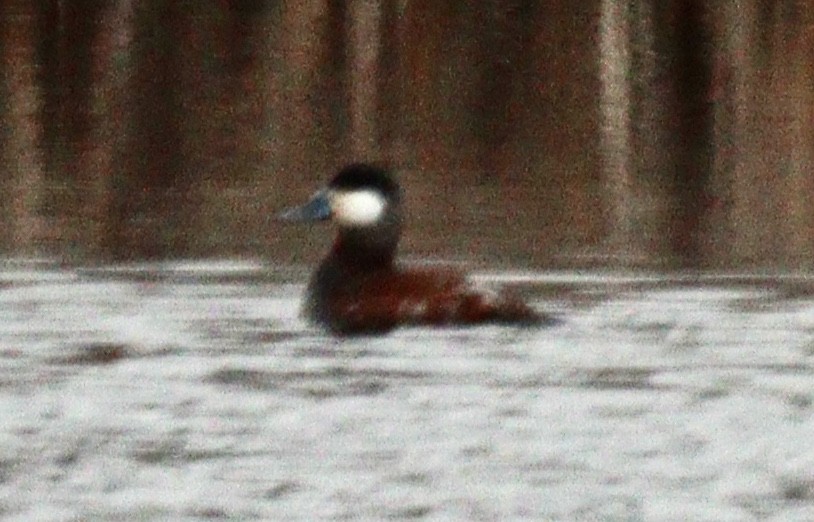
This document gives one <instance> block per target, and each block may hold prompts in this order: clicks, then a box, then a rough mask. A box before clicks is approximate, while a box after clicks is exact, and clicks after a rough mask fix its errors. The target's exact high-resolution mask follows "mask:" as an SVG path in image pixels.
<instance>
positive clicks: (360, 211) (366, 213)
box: [331, 190, 387, 227]
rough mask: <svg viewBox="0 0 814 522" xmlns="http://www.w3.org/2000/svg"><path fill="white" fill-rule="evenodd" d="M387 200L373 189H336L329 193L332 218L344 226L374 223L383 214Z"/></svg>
mask: <svg viewBox="0 0 814 522" xmlns="http://www.w3.org/2000/svg"><path fill="white" fill-rule="evenodd" d="M386 206H387V200H386V199H385V198H384V196H382V195H381V194H379V193H378V192H376V191H375V190H354V191H337V192H334V193H333V194H331V211H332V212H333V217H334V220H335V221H336V222H337V223H338V224H340V225H344V226H351V227H364V226H369V225H373V224H375V223H376V222H377V221H379V220H380V219H381V218H382V216H383V215H384V209H385V207H386Z"/></svg>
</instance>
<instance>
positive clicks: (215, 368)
mask: <svg viewBox="0 0 814 522" xmlns="http://www.w3.org/2000/svg"><path fill="white" fill-rule="evenodd" d="M498 280H499V281H500V282H501V283H510V284H515V285H517V286H518V289H519V290H521V291H522V293H524V294H525V295H528V296H529V297H530V298H531V299H532V301H533V303H534V304H535V306H538V307H539V308H541V309H546V310H553V311H556V312H557V313H558V314H560V315H561V316H562V317H563V318H564V319H565V322H564V324H563V325H561V326H557V327H555V328H550V329H541V330H533V329H532V330H529V329H515V328H500V327H481V328H472V329H465V328H461V329H448V330H432V329H406V330H401V331H397V332H395V333H394V334H392V335H390V336H386V337H380V338H360V339H346V340H337V339H333V338H331V337H328V336H325V335H323V334H322V333H321V332H319V331H315V330H312V329H310V328H308V327H307V326H306V325H305V324H304V323H302V321H301V320H300V319H299V318H298V316H297V313H298V310H299V297H300V294H301V292H302V289H303V287H302V281H303V275H302V272H301V271H298V270H291V269H282V268H281V269H277V268H273V267H271V268H270V267H266V266H264V265H262V264H259V263H241V262H230V261H222V262H218V263H210V264H207V263H187V264H179V265H178V266H174V265H142V266H132V267H111V268H97V269H93V270H90V269H84V270H80V269H70V268H67V269H66V268H59V267H55V266H50V265H48V264H47V263H39V264H36V265H34V266H31V267H26V266H22V267H21V266H7V267H6V269H5V270H4V271H0V369H2V373H0V419H2V423H0V518H2V519H4V520H20V521H23V520H25V521H29V520H92V519H102V520H134V519H136V520H207V519H235V520H319V519H342V518H352V519H362V520H382V519H416V520H417V519H427V520H523V519H526V520H642V521H650V520H652V521H663V520H676V521H679V520H710V521H713V520H714V521H719V520H738V521H740V520H767V519H768V520H810V519H814V471H813V470H814V442H812V437H811V434H812V433H814V416H813V415H812V413H814V291H812V284H811V282H810V281H809V279H808V278H805V277H795V278H790V277H788V276H786V277H783V278H777V279H772V278H771V277H767V276H761V277H754V276H748V277H732V276H727V277H717V278H716V277H714V276H705V277H703V278H695V279H693V278H691V277H689V276H681V277H664V276H653V275H648V276H647V277H642V278H636V277H630V276H627V275H626V276H621V277H613V276H608V275H607V274H602V273H596V274H585V273H580V274H569V273H545V274H536V275H535V274H529V273H524V274H523V277H522V278H520V279H512V278H511V277H510V274H496V275H493V276H483V277H481V278H479V281H480V282H481V283H483V282H485V283H489V282H490V281H491V282H495V281H498Z"/></svg>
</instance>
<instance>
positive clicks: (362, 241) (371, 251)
mask: <svg viewBox="0 0 814 522" xmlns="http://www.w3.org/2000/svg"><path fill="white" fill-rule="evenodd" d="M397 245H398V231H397V230H396V231H391V232H390V233H385V234H371V233H370V232H369V231H355V230H342V231H340V233H339V235H338V236H337V238H336V241H335V242H334V246H333V257H334V258H335V259H336V260H338V261H339V262H340V263H341V265H343V268H345V269H346V270H350V271H363V272H370V271H373V270H378V269H388V268H391V267H392V266H393V262H394V259H395V256H396V247H397Z"/></svg>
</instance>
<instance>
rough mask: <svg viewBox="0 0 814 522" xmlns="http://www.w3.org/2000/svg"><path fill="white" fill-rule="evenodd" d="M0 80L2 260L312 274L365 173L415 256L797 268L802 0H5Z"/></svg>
mask: <svg viewBox="0 0 814 522" xmlns="http://www.w3.org/2000/svg"><path fill="white" fill-rule="evenodd" d="M464 5H465V6H464ZM0 71H2V81H0V123H2V125H0V184H2V198H1V199H0V223H1V224H2V227H0V247H1V248H2V250H3V251H4V252H5V253H6V254H8V255H48V256H52V255H53V256H57V257H59V258H62V259H68V260H82V261H89V260H90V261H93V260H111V259H142V258H156V257H158V258H164V257H198V256H204V257H219V256H231V255H260V256H264V257H266V258H268V259H270V260H272V261H280V262H291V261H308V260H311V259H312V258H313V257H314V256H316V255H318V253H319V251H320V250H321V249H322V248H324V247H325V246H326V245H327V244H328V242H329V241H330V238H329V235H330V234H328V233H327V231H321V232H317V231H310V230H308V229H307V228H282V227H280V226H279V225H278V224H276V223H274V222H273V220H271V219H270V216H272V215H273V214H274V213H275V212H277V211H278V210H279V209H280V208H282V207H284V206H286V205H289V204H291V203H295V202H298V201H299V200H300V199H302V198H304V197H306V196H307V195H308V194H309V193H310V192H312V191H313V190H314V189H315V188H316V186H317V185H318V184H320V183H322V182H323V181H325V180H326V179H328V178H329V177H330V175H331V173H332V172H333V170H335V169H336V168H338V167H339V166H341V165H342V164H344V163H346V162H348V161H353V160H359V159H373V160H379V161H386V162H388V163H390V164H391V165H392V166H394V167H395V168H397V169H398V170H399V171H400V172H401V175H402V182H403V184H404V185H405V188H406V190H407V198H408V205H409V209H408V212H409V228H408V232H407V235H406V238H405V246H404V251H405V252H406V253H407V254H409V255H412V256H430V257H442V258H459V259H464V260H467V261H480V262H484V263H489V264H499V265H504V266H505V265H508V266H518V265H519V266H534V267H544V266H573V265H592V266H593V265H600V266H623V265H642V266H661V267H725V268H744V267H755V266H758V267H772V268H811V266H812V263H814V256H812V246H814V233H813V232H814V208H812V204H811V202H810V199H811V195H812V191H813V190H814V169H813V168H812V167H813V166H814V4H812V3H811V2H808V1H807V0H740V1H735V0H711V1H702V0H642V1H633V0H631V1H625V0H618V1H616V0H584V1H576V2H575V1H572V0H550V1H546V2H543V1H529V0H526V1H523V0H484V1H481V2H466V3H463V2H436V1H431V0H382V1H379V2H376V1H372V0H349V1H347V2H336V1H330V0H302V1H297V2H282V1H272V0H269V1H265V2H263V1H251V0H211V1H192V0H188V1H183V0H140V1H135V0H95V1H93V0H89V1H82V2H70V1H58V0H40V1H37V2H31V1H28V0H3V1H2V2H0Z"/></svg>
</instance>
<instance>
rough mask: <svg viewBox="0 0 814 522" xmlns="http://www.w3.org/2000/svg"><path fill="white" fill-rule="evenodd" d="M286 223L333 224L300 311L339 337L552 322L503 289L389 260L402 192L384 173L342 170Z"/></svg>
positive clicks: (361, 167)
mask: <svg viewBox="0 0 814 522" xmlns="http://www.w3.org/2000/svg"><path fill="white" fill-rule="evenodd" d="M279 217H280V219H282V220H285V221H320V220H327V219H331V220H333V221H334V222H335V223H336V224H337V225H338V228H339V232H338V234H337V238H336V241H335V242H334V245H333V248H332V250H331V251H330V253H329V254H328V256H327V257H326V258H325V259H324V260H323V261H322V263H321V264H320V266H319V268H318V269H317V271H316V272H315V273H314V275H313V276H312V278H311V281H310V283H309V285H308V289H307V296H306V301H305V307H304V314H305V315H306V317H307V318H308V319H309V320H310V321H311V322H313V323H316V324H317V325H320V326H323V327H326V328H328V329H329V330H330V331H331V332H333V333H334V334H338V335H352V334H375V333H384V332H387V331H389V330H392V329H393V328H395V327H397V326H400V325H422V324H423V325H432V326H443V325H448V326H452V325H471V324H477V323H503V324H518V325H546V324H553V323H555V322H557V320H556V319H554V318H552V317H549V316H547V315H543V314H541V313H539V312H537V311H535V310H533V309H532V308H531V307H529V306H528V305H526V304H525V303H524V302H523V301H521V300H520V299H519V298H518V297H517V296H515V295H514V294H512V293H511V292H509V291H507V290H505V289H502V290H500V291H497V292H484V291H479V290H477V289H475V288H474V287H473V286H472V285H471V284H469V283H468V282H467V280H466V278H465V277H464V275H462V274H461V273H459V272H456V271H454V270H448V269H447V270H439V269H430V268H403V267H401V266H399V265H398V264H396V263H395V260H394V258H395V253H396V247H397V245H398V241H399V236H400V234H401V224H402V213H401V189H400V188H399V185H398V183H396V181H395V179H394V178H393V176H392V175H391V174H390V173H389V172H387V171H386V170H385V169H383V168H380V167H377V166H373V165H368V164H363V163H358V164H353V165H349V166H347V167H345V168H343V169H342V170H341V171H340V172H339V173H338V174H337V175H336V176H335V177H334V178H333V180H332V181H331V182H330V183H329V184H328V186H327V187H326V188H325V189H323V190H320V191H319V192H317V193H316V194H315V195H314V196H313V197H312V198H311V200H310V201H309V202H307V203H306V204H305V205H303V206H301V207H296V208H292V209H289V210H286V211H284V212H283V213H282V214H280V216H279Z"/></svg>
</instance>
